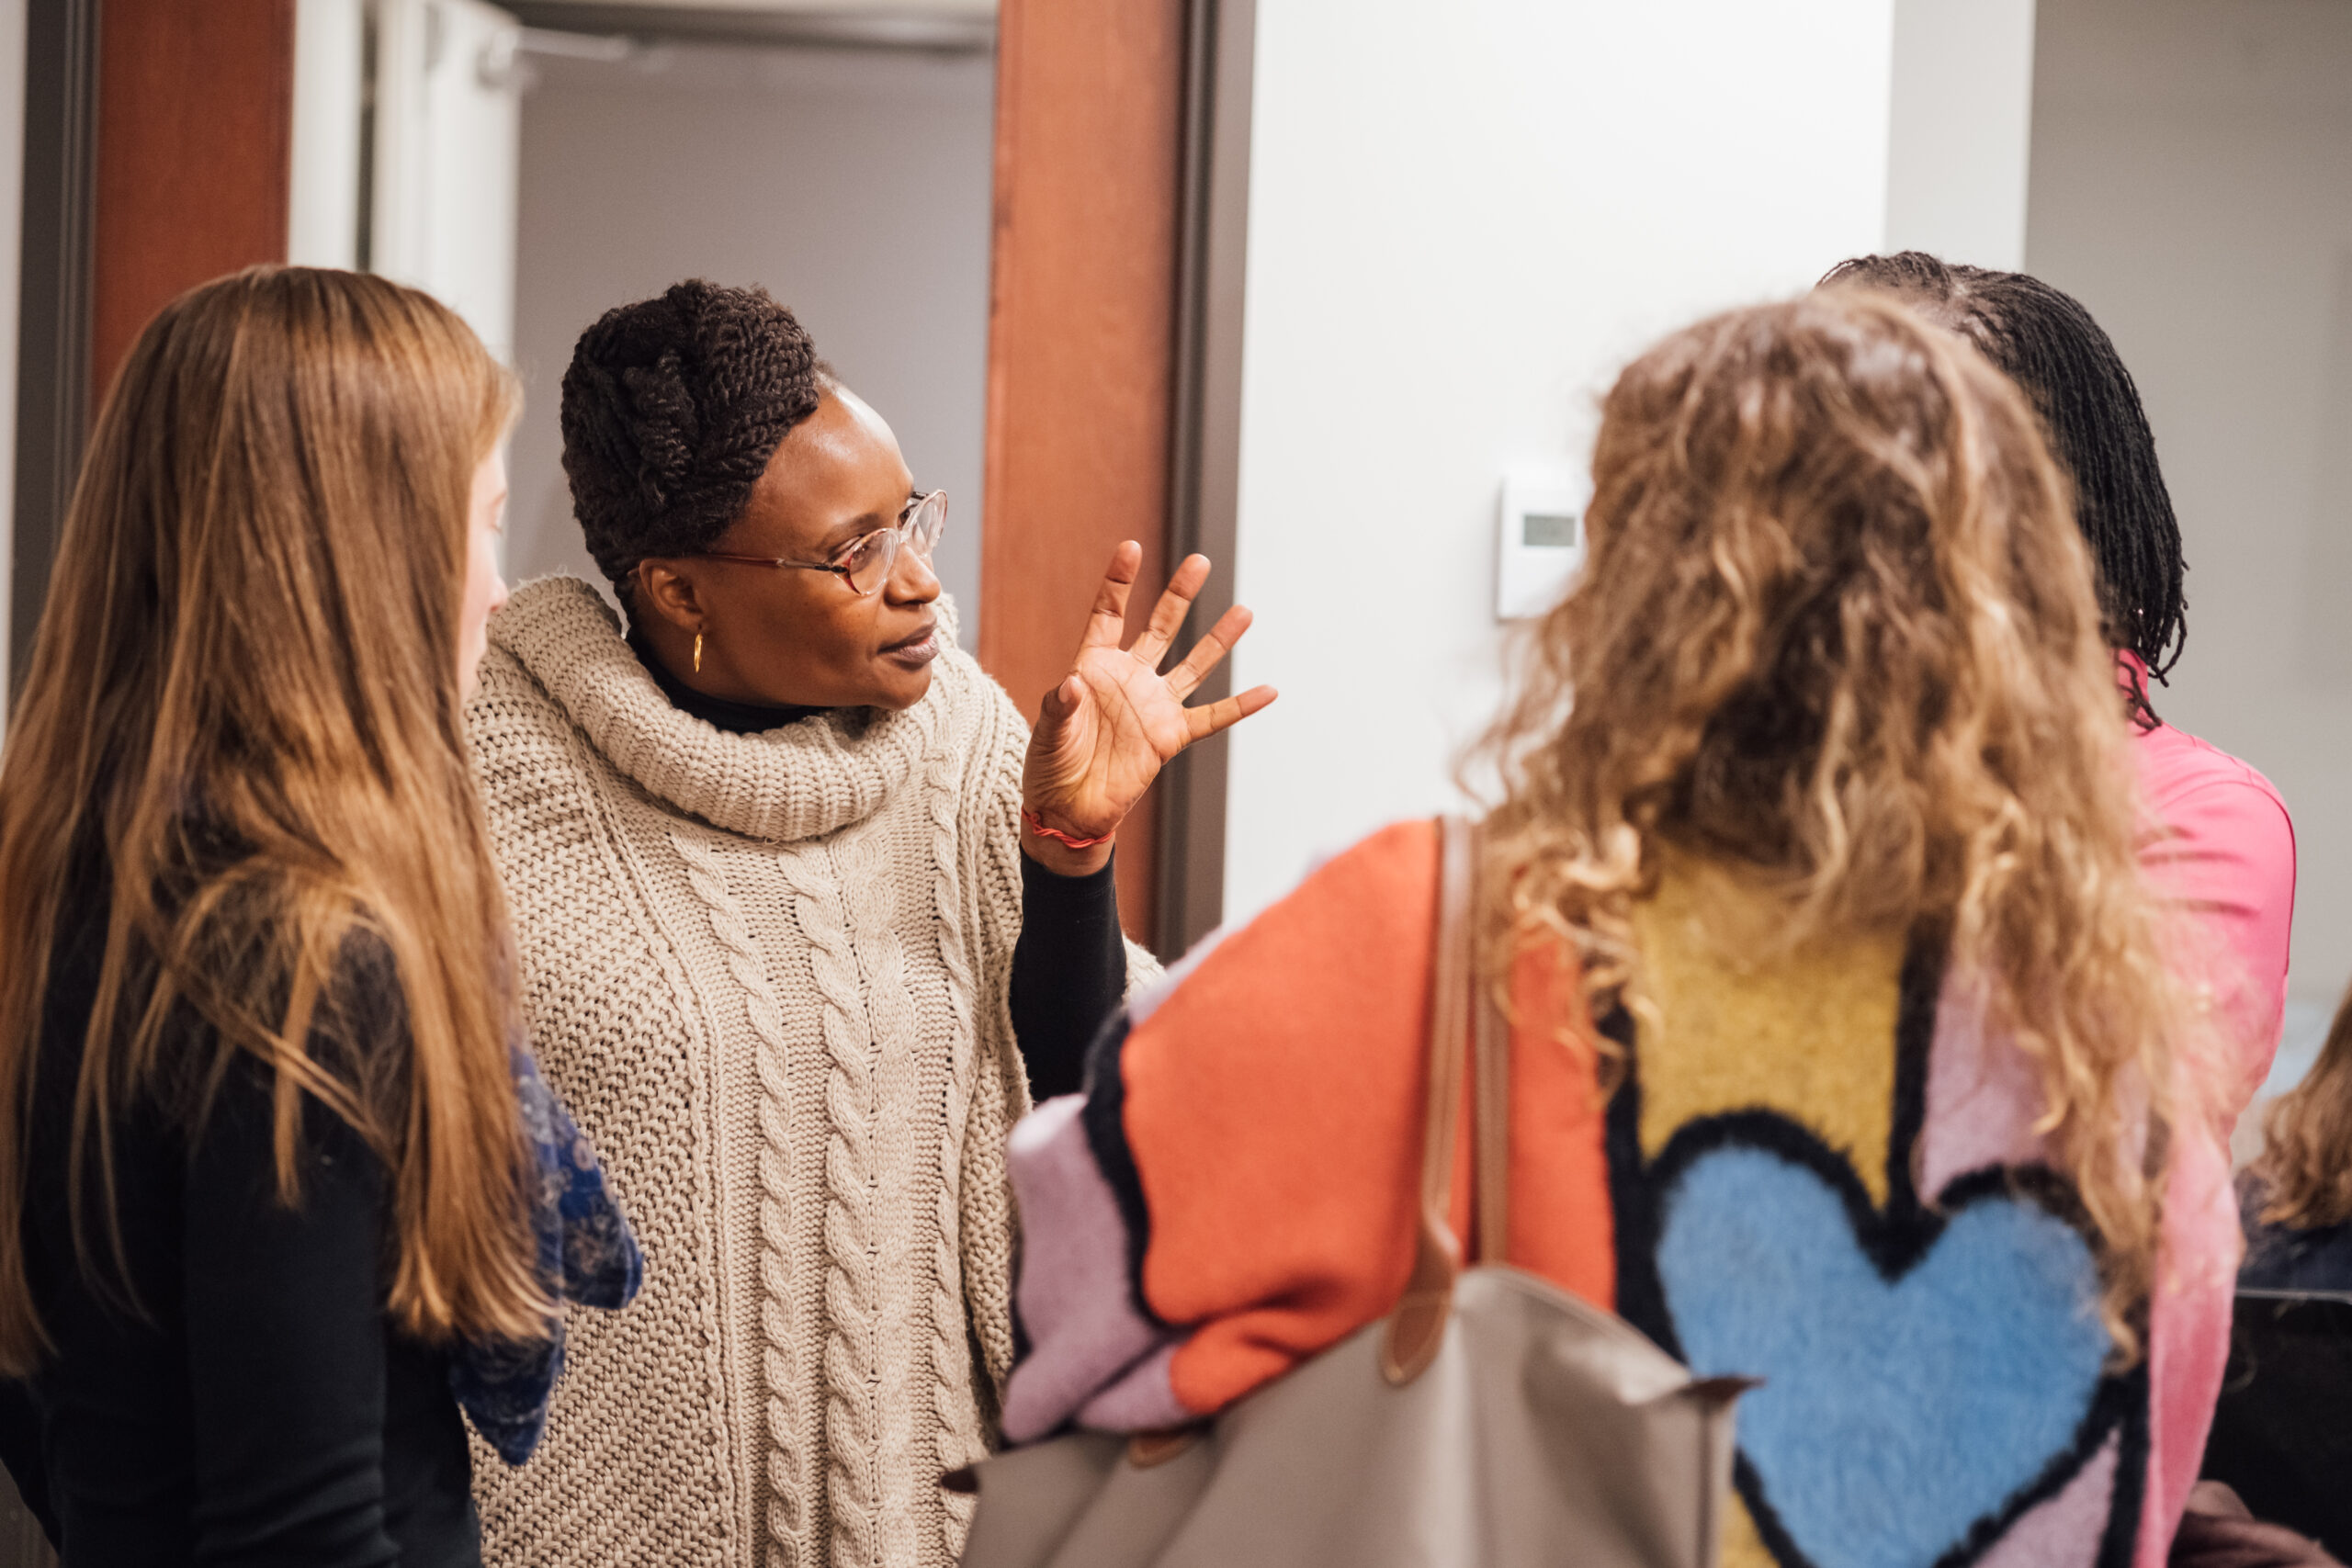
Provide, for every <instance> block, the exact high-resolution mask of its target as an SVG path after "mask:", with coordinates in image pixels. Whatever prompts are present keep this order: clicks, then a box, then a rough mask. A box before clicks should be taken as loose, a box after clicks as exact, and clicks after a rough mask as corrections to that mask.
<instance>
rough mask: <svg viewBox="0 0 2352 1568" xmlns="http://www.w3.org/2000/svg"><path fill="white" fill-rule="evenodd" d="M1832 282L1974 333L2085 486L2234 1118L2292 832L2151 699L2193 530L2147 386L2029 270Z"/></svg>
mask: <svg viewBox="0 0 2352 1568" xmlns="http://www.w3.org/2000/svg"><path fill="white" fill-rule="evenodd" d="M1823 284H1824V286H1825V287H1832V288H1835V287H1862V288H1878V289H1883V290H1885V291H1887V292H1890V293H1893V294H1895V295H1897V296H1899V297H1900V298H1902V299H1905V301H1906V302H1908V303H1909V304H1911V305H1912V306H1913V307H1914V308H1915V309H1917V310H1920V311H1921V312H1922V313H1924V314H1925V315H1926V316H1927V317H1928V320H1929V321H1934V322H1935V323H1936V324H1937V325H1939V326H1943V327H1949V328H1951V330H1952V331H1954V332H1957V333H1960V334H1961V335H1962V337H1964V338H1966V339H1967V340H1968V341H1969V342H1971V343H1973V344H1975V345H1976V347H1977V348H1978V350H1980V351H1981V352H1982V353H1983V354H1984V355H1985V357H1987V358H1988V359H1990V360H1992V362H1993V363H1994V364H1995V365H1996V366H1998V367H2000V368H2001V369H2002V370H2004V371H2006V372H2007V374H2008V376H2009V378H2010V379H2012V380H2014V381H2015V382H2017V384H2018V386H2019V387H2021V388H2023V389H2025V393H2026V396H2027V397H2028V398H2029V399H2030V400H2031V401H2032V403H2033V405H2034V408H2035V411H2036V412H2039V413H2040V414H2041V421H2042V431H2043V434H2044V436H2045V437H2046V438H2047V440H2048V442H2049V444H2050V449H2051V456H2052V457H2055V458H2057V460H2058V466H2059V467H2060V468H2063V469H2064V470H2065V472H2066V474H2067V475H2068V477H2069V478H2070V479H2072V481H2073V484H2074V497H2075V522H2076V523H2078V524H2079V525H2081V526H2082V530H2083V537H2084V538H2085V539H2086V540H2087V541H2088V542H2089V544H2090V547H2091V558H2092V562H2093V565H2094V566H2095V567H2096V569H2097V571H2098V591H2099V608H2100V611H2101V614H2102V615H2103V616H2104V617H2105V624H2106V627H2107V639H2108V642H2109V646H2110V647H2112V648H2113V649H2115V650H2116V651H2115V659H2116V667H2117V674H2118V680H2119V682H2120V684H2121V686H2122V687H2123V691H2124V701H2125V704H2126V706H2127V708H2128V711H2129V713H2130V715H2131V722H2132V726H2133V736H2134V741H2135V743H2134V744H2133V746H2132V748H2131V752H2132V758H2133V761H2135V762H2136V764H2137V772H2138V774H2139V780H2140V797H2141V801H2142V805H2143V809H2144V810H2145V811H2146V812H2147V814H2148V816H2149V818H2151V820H2148V821H2147V822H2145V823H2144V824H2143V836H2142V841H2141V852H2140V853H2141V861H2142V863H2143V864H2144V865H2145V866H2146V867H2147V868H2148V870H2149V871H2150V872H2151V873H2152V874H2153V877H2154V881H2155V883H2156V885H2157V886H2158V887H2159V888H2160V889H2161V890H2162V892H2163V894H2164V895H2165V897H2167V898H2168V899H2169V900H2170V901H2171V902H2172V903H2173V905H2174V906H2175V908H2178V909H2182V910H2185V911H2188V914H2189V915H2190V916H2191V919H2190V921H2189V922H2188V928H2187V932H2186V934H2185V938H2184V940H2185V942H2186V943H2187V944H2188V946H2190V947H2192V948H2193V949H2195V950H2196V951H2195V953H2194V954H2193V956H2194V958H2195V960H2196V961H2197V962H2199V964H2201V965H2202V967H2201V970H2200V978H2201V981H2202V983H2204V984H2205V985H2207V986H2209V987H2211V994H2212V995H2213V997H2214V998H2215V1000H2216V1005H2217V1007H2218V1010H2220V1011H2221V1013H2222V1016H2223V1017H2224V1018H2225V1019H2226V1020H2227V1021H2228V1024H2229V1027H2228V1031H2227V1035H2228V1038H2229V1039H2230V1040H2231V1042H2232V1043H2233V1045H2234V1046H2235V1049H2234V1050H2233V1052H2231V1053H2230V1054H2229V1055H2228V1056H2227V1057H2226V1058H2225V1059H2224V1061H2225V1066H2224V1070H2225V1074H2226V1076H2225V1077H2224V1079H2223V1088H2224V1089H2225V1091H2226V1092H2225V1093H2224V1094H2223V1096H2222V1099H2221V1100H2219V1101H2218V1102H2217V1106H2216V1110H2217V1113H2218V1114H2220V1115H2222V1116H2223V1117H2225V1118H2228V1119H2230V1120H2234V1119H2235V1118H2236V1117H2237V1115H2238V1114H2239V1112H2241V1111H2244V1110H2245V1108H2246V1106H2247V1105H2248V1104H2249V1103H2250V1102H2251V1101H2252V1100H2253V1099H2254V1096H2255V1093H2256V1090H2257V1089H2260V1088H2261V1087H2262V1082H2263V1080H2264V1079H2265V1078H2266V1077H2268V1076H2269V1072H2270V1060H2271V1056H2272V1055H2273V1054H2274V1053H2276V1052H2277V1050H2278V1028H2279V1023H2280V1021H2281V1018H2282V1015H2283V1013H2284V1010H2285V1008H2286V1003H2287V949H2288V938H2289V935H2290V929H2291V926H2292V922H2293V919H2294V911H2295V829H2294V824H2293V823H2292V821H2290V819H2289V818H2288V815H2287V806H2286V803H2285V802H2284V801H2283V800H2281V799H2280V798H2279V795H2278V790H2276V789H2275V788H2273V787H2272V786H2271V783H2270V781H2269V780H2268V779H2267V778H2265V777H2263V776H2262V774H2261V773H2257V772H2256V770H2255V769H2254V768H2253V767H2252V766H2251V765H2249V764H2247V763H2245V762H2243V761H2239V760H2238V759H2237V758H2235V757H2233V756H2231V755H2230V754H2229V753H2228V752H2226V751H2224V750H2222V749H2221V748H2220V747H2218V746H2214V745H2212V744H2211V743H2209V742H2207V741H2204V740H2200V739H2198V738H2197V737H2195V736H2193V735H2190V734H2188V733H2186V732H2184V731H2182V730H2179V729H2176V728H2173V727H2172V726H2171V725H2169V724H2166V723H2165V722H2164V721H2163V720H2162V719H2161V718H2159V717H2158V716H2157V715H2156V710H2155V708H2154V705H2153V703H2152V702H2151V700H2150V697H2149V691H2148V683H2149V682H2150V680H2151V679H2153V680H2154V681H2155V682H2158V683H2162V682H2164V680H2165V676H2166V675H2167V674H2169V673H2170V672H2171V671H2172V668H2173V666H2174V664H2175V663H2177V661H2178V660H2179V658H2180V653H2181V648H2182V646H2183V644H2184V643H2185V642H2186V640H2187V638H2188V600H2187V598H2186V596H2185V594H2184V592H2183V581H2182V580H2183V578H2184V576H2185V575H2186V570H2187V568H2186V565H2185V563H2184V562H2183V560H2182V558H2181V545H2180V524H2179V522H2178V521H2177V519H2176V518H2175V517H2174V515H2173V509H2172V496H2171V493H2170V492H2169V491H2166V489H2165V476H2164V469H2163V468H2162V467H2161V466H2160V465H2159V464H2158V463H2157V461H2156V441H2155V436H2154V433H2153V432H2151V431H2150V429H2149V428H2148V417H2147V414H2146V412H2144V411H2143V409H2142V408H2141V406H2140V391H2139V389H2138V388H2137V387H2136V386H2134V385H2133V384H2132V380H2131V372H2130V371H2129V370H2127V369H2125V368H2124V366H2123V361H2122V359H2121V357H2120V355H2117V353H2116V352H2115V344H2113V343H2111V342H2109V339H2108V335H2107V333H2105V332H2103V331H2101V330H2100V328H2099V324H2098V322H2097V321H2093V320H2092V319H2091V313H2090V312H2089V311H2088V310H2085V309H2084V308H2083V307H2082V305H2081V304H2080V303H2079V302H2078V301H2077V300H2075V299H2074V298H2073V297H2072V296H2071V295H2067V294H2064V293H2062V292H2060V291H2059V290H2058V289H2055V288H2052V287H2051V286H2050V285H2048V284H2046V283H2044V282H2042V281H2041V279H2039V278H2035V277H2029V276H2026V275H2025V274H2023V273H2017V272H1993V271H1988V270H1986V269H1985V268H1983V267H1974V266H1963V265H1955V264H1952V263H1948V262H1942V261H1939V260H1937V259H1936V258H1935V257H1934V256H1930V255H1926V254H1921V253H1920V252H1917V251H1905V252H1902V253H1901V254H1896V255H1891V256H1863V257H1860V258H1858V259H1856V260H1853V261H1849V262H1841V263H1839V264H1838V265H1837V266H1835V267H1833V268H1831V269H1830V272H1829V275H1828V276H1827V277H1826V278H1824V279H1823Z"/></svg>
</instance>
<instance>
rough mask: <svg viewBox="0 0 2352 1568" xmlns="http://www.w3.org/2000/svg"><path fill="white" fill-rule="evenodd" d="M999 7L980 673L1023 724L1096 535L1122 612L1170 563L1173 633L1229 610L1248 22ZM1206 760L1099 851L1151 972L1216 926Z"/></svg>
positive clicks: (1050, 670) (1221, 788)
mask: <svg viewBox="0 0 2352 1568" xmlns="http://www.w3.org/2000/svg"><path fill="white" fill-rule="evenodd" d="M1255 32H1256V28H1255V0H1001V10H1000V12H999V15H998V31H997V111H996V192H995V203H994V212H995V225H994V233H993V237H992V243H991V252H990V272H989V375H988V386H989V406H988V473H987V480H986V487H987V505H986V508H985V514H984V515H985V532H984V535H983V538H982V542H981V575H980V617H979V619H980V627H979V633H980V635H979V654H980V660H981V662H982V663H983V664H984V665H986V666H987V667H988V669H989V672H990V673H991V674H993V675H995V676H996V677H997V679H998V680H1000V681H1001V682H1003V683H1004V685H1005V686H1006V688H1007V689H1008V690H1009V691H1011V692H1012V694H1013V697H1014V700H1015V701H1016V702H1018V703H1019V704H1020V705H1022V707H1023V710H1024V712H1026V713H1027V714H1028V715H1029V716H1031V718H1032V719H1033V720H1034V718H1035V709H1036V704H1037V702H1038V701H1039V699H1040V698H1041V697H1042V695H1043V694H1044V693H1045V692H1046V690H1047V689H1049V688H1050V687H1051V686H1052V684H1053V683H1054V682H1055V681H1056V680H1057V678H1058V677H1059V676H1060V674H1061V672H1062V671H1063V670H1064V669H1066V668H1067V666H1068V660H1069V652H1070V645H1071V644H1072V643H1073V642H1074V640H1075V637H1076V633H1077V627H1078V626H1079V625H1080V621H1081V619H1082V617H1083V615H1084V611H1085V606H1086V604H1088V603H1089V602H1090V601H1091V597H1092V594H1093V590H1094V585H1095V583H1096V582H1097V581H1099V574H1100V572H1101V570H1102V565H1103V562H1104V561H1105V560H1107V559H1108V558H1109V556H1110V552H1111V549H1112V547H1114V545H1116V544H1117V542H1118V541H1119V540H1120V539H1122V538H1126V537H1140V538H1141V540H1142V542H1143V546H1144V569H1143V577H1142V581H1139V582H1138V584H1137V587H1136V608H1135V610H1134V611H1133V613H1136V614H1138V615H1139V614H1140V610H1141V609H1142V608H1148V604H1149V603H1150V600H1149V597H1148V596H1149V595H1151V594H1156V593H1157V592H1158V591H1159V586H1160V584H1161V582H1162V581H1164V580H1165V576H1166V571H1167V568H1168V565H1169V563H1170V562H1172V561H1175V560H1179V559H1181V558H1182V557H1183V556H1184V555H1186V554H1187V553H1189V552H1191V551H1193V550H1200V551H1202V552H1204V553H1205V554H1207V555H1208V556H1209V557H1210V558H1212V560H1214V561H1215V562H1216V573H1215V575H1214V576H1212V578H1211V580H1210V584H1209V588H1208V590H1207V591H1206V592H1204V594H1203V596H1202V598H1201V600H1200V601H1199V602H1198V603H1197V604H1195V605H1194V606H1193V615H1192V617H1191V620H1190V622H1189V624H1188V626H1187V628H1186V632H1185V636H1186V637H1187V638H1189V637H1193V636H1197V635H1198V634H1199V633H1200V632H1201V631H1202V630H1204V629H1205V628H1206V627H1207V626H1210V625H1211V624H1213V623H1214V621H1215V619H1216V616H1217V615H1220V614H1221V613H1223V611H1224V609H1225V608H1226V606H1227V604H1230V603H1231V602H1232V591H1233V590H1232V585H1233V568H1234V561H1233V541H1234V507H1235V501H1236V495H1237V492H1238V457H1239V440H1240V419H1239V413H1240V366H1241V302H1242V291H1243V290H1242V285H1243V267H1244V262H1245V259H1246V254H1247V230H1248V217H1249V133H1250V73H1251V62H1252V59H1253V54H1254V44H1255ZM1180 646H1181V645H1180ZM1227 687H1228V682H1227V679H1226V671H1222V670H1221V671H1218V674H1217V676H1216V680H1215V682H1213V683H1212V684H1211V685H1210V686H1208V687H1206V688H1204V692H1203V694H1202V695H1203V699H1210V698H1214V697H1215V696H1217V695H1221V694H1223V693H1224V692H1225V691H1226V690H1227ZM1226 750H1227V748H1226V745H1225V743H1224V741H1222V740H1221V739H1220V740H1215V741H1210V742H1207V743H1204V745H1203V746H1201V747H1199V748H1196V749H1195V750H1193V752H1191V753H1188V754H1187V755H1186V756H1185V757H1183V758H1182V759H1180V760H1179V761H1178V762H1177V763H1176V764H1175V765H1174V766H1172V767H1171V768H1170V769H1169V771H1168V773H1166V774H1165V775H1164V776H1163V777H1162V778H1161V780H1160V781H1159V784H1158V785H1157V786H1156V787H1155V788H1154V790H1153V791H1152V792H1151V794H1150V795H1147V796H1146V797H1145V800H1144V801H1143V803H1142V804H1141V805H1139V806H1138V807H1137V808H1136V811H1135V812H1134V813H1133V814H1132V815H1131V816H1130V817H1129V818H1128V820H1127V824H1126V826H1125V829H1123V831H1122V833H1121V839H1122V840H1123V845H1124V848H1125V853H1124V854H1123V855H1122V856H1121V857H1120V858H1119V863H1118V880H1119V897H1120V907H1121V912H1122V915H1123V917H1124V919H1125V923H1126V925H1127V928H1128V930H1129V931H1130V932H1131V933H1133V934H1134V935H1136V937H1137V938H1138V939H1139V940H1141V941H1143V942H1146V943H1148V945H1151V946H1153V947H1155V948H1157V949H1158V950H1159V952H1160V953H1163V954H1173V953H1177V952H1180V951H1182V949H1183V948H1184V947H1186V946H1188V945H1190V943H1191V942H1193V941H1195V940H1197V939H1198V938H1199V937H1200V936H1201V935H1202V934H1204V932H1206V931H1208V930H1209V929H1210V928H1211V927H1213V926H1215V925H1216V923H1217V920H1218V919H1219V918H1220V916H1221V911H1222V905H1223V895H1224V874H1225V865H1224V860H1225V795H1226V790H1225V779H1226V767H1227V764H1226Z"/></svg>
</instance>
